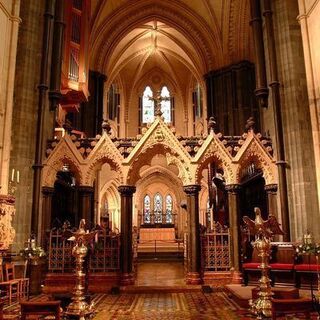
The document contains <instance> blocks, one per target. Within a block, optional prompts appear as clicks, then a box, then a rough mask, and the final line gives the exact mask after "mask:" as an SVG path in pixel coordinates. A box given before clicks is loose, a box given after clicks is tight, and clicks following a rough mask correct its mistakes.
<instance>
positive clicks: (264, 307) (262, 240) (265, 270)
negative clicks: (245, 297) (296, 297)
mask: <svg viewBox="0 0 320 320" xmlns="http://www.w3.org/2000/svg"><path fill="white" fill-rule="evenodd" d="M254 211H255V215H256V217H255V220H251V219H250V218H249V217H247V216H246V217H243V220H244V222H245V223H246V224H247V226H248V228H249V230H250V232H251V233H252V234H254V235H256V240H255V242H254V247H255V248H256V249H257V251H258V256H259V257H260V258H261V264H260V266H259V268H260V270H261V278H260V280H259V289H260V290H259V292H258V299H256V300H255V301H252V300H251V302H250V306H251V310H252V312H253V313H254V314H255V315H256V316H257V319H265V318H270V317H271V315H272V302H271V297H272V291H271V281H270V278H269V269H270V267H269V258H270V251H271V238H272V236H273V235H276V234H280V235H283V231H282V230H281V229H280V226H279V223H278V221H277V220H276V218H275V216H272V215H269V218H268V220H263V219H262V217H261V212H260V209H259V208H254Z"/></svg>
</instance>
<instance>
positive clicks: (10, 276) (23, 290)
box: [4, 263, 29, 299]
mask: <svg viewBox="0 0 320 320" xmlns="http://www.w3.org/2000/svg"><path fill="white" fill-rule="evenodd" d="M4 269H5V278H6V281H11V280H16V281H19V298H20V299H21V298H27V299H29V278H16V277H15V270H14V264H13V263H6V264H5V265H4Z"/></svg>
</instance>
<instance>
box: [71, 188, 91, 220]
mask: <svg viewBox="0 0 320 320" xmlns="http://www.w3.org/2000/svg"><path fill="white" fill-rule="evenodd" d="M78 191H79V219H85V220H86V223H93V222H94V220H93V211H94V203H93V201H94V189H93V187H91V186H79V187H78ZM75 222H76V225H78V223H79V221H75Z"/></svg>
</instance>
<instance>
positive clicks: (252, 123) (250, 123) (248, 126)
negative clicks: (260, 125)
mask: <svg viewBox="0 0 320 320" xmlns="http://www.w3.org/2000/svg"><path fill="white" fill-rule="evenodd" d="M255 125H256V123H255V121H254V118H253V117H250V118H249V119H248V120H247V122H246V126H245V128H246V131H247V132H249V131H253V132H254V129H255Z"/></svg>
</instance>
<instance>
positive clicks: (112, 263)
mask: <svg viewBox="0 0 320 320" xmlns="http://www.w3.org/2000/svg"><path fill="white" fill-rule="evenodd" d="M119 269H120V234H116V235H108V234H106V232H105V231H104V230H101V231H99V232H98V234H97V239H96V243H95V245H94V250H93V253H92V254H91V255H90V258H89V270H90V272H110V271H116V270H119Z"/></svg>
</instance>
